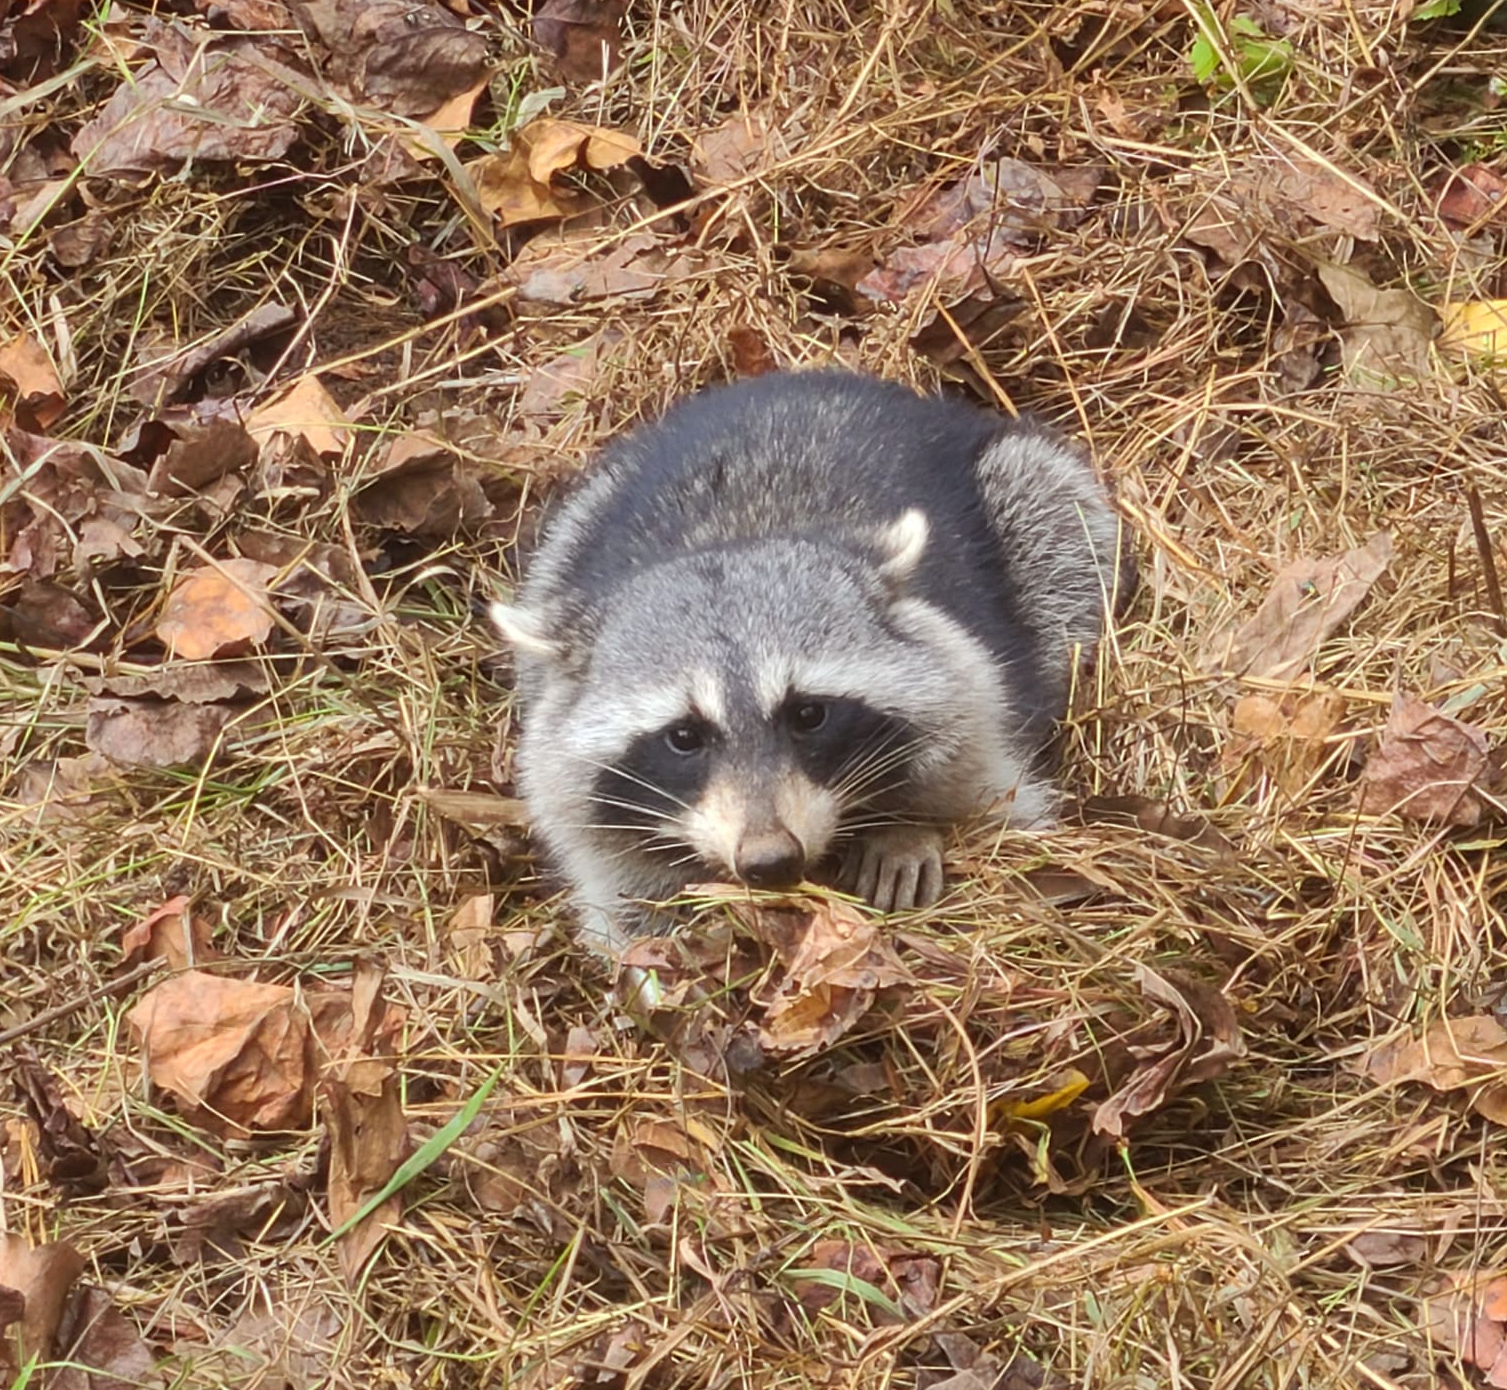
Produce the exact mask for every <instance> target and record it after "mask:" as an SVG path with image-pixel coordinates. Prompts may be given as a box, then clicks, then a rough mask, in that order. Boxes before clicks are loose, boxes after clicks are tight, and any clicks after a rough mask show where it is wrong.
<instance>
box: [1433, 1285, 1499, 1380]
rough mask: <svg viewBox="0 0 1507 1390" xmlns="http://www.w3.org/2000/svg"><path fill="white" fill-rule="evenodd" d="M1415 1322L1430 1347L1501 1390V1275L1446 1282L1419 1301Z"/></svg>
mask: <svg viewBox="0 0 1507 1390" xmlns="http://www.w3.org/2000/svg"><path fill="white" fill-rule="evenodd" d="M1419 1321H1420V1322H1421V1323H1422V1325H1423V1329H1424V1331H1425V1332H1427V1333H1428V1335H1429V1338H1430V1340H1431V1341H1432V1342H1433V1343H1434V1345H1435V1346H1438V1347H1441V1348H1442V1349H1443V1350H1445V1351H1446V1352H1449V1353H1451V1354H1453V1355H1457V1356H1459V1357H1460V1359H1461V1360H1462V1361H1463V1362H1465V1363H1466V1365H1469V1366H1474V1367H1475V1368H1476V1369H1478V1370H1480V1371H1482V1372H1484V1374H1485V1379H1486V1384H1487V1385H1490V1386H1494V1387H1497V1390H1507V1274H1497V1273H1491V1272H1480V1271H1474V1270H1473V1271H1469V1272H1462V1273H1459V1274H1453V1275H1448V1276H1446V1278H1445V1281H1444V1284H1443V1287H1442V1288H1439V1289H1437V1290H1436V1291H1435V1292H1434V1293H1432V1294H1429V1295H1428V1296H1427V1297H1426V1298H1425V1299H1424V1300H1423V1306H1422V1310H1421V1315H1420V1319H1419Z"/></svg>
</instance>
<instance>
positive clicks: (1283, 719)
mask: <svg viewBox="0 0 1507 1390" xmlns="http://www.w3.org/2000/svg"><path fill="white" fill-rule="evenodd" d="M1344 717H1345V699H1344V696H1342V695H1340V694H1338V693H1337V692H1335V691H1332V690H1331V691H1323V690H1321V691H1312V692H1309V693H1307V694H1304V693H1302V692H1299V691H1290V692H1288V693H1287V694H1284V695H1282V696H1280V697H1278V698H1273V697H1271V696H1269V695H1244V696H1242V697H1241V698H1240V699H1239V700H1237V701H1236V702H1235V709H1234V711H1233V713H1232V714H1231V716H1230V723H1231V726H1232V727H1233V729H1234V731H1235V733H1236V735H1237V738H1236V739H1235V740H1233V741H1232V742H1231V744H1230V746H1229V747H1228V748H1227V749H1226V750H1225V752H1224V755H1223V758H1222V761H1223V763H1224V766H1225V767H1226V769H1228V770H1229V771H1230V772H1231V774H1232V775H1233V778H1234V785H1233V787H1232V791H1233V792H1235V793H1238V792H1239V791H1240V790H1241V789H1242V788H1243V787H1244V786H1246V785H1247V784H1249V782H1250V781H1251V780H1252V779H1253V777H1254V776H1255V775H1261V776H1265V777H1269V778H1271V779H1272V780H1273V781H1274V782H1276V784H1277V786H1278V787H1280V788H1281V789H1282V791H1283V792H1285V793H1286V794H1287V795H1288V796H1296V795H1298V794H1299V793H1300V792H1301V791H1302V790H1303V789H1304V788H1305V787H1306V786H1307V785H1308V783H1309V781H1310V779H1311V778H1312V777H1313V774H1314V773H1315V772H1316V771H1317V770H1318V768H1319V766H1320V765H1321V764H1322V763H1323V761H1324V759H1325V758H1326V757H1327V756H1328V753H1329V747H1328V743H1327V740H1328V738H1329V736H1330V735H1331V734H1333V733H1334V731H1335V730H1336V729H1337V728H1339V725H1340V721H1341V720H1342V719H1344Z"/></svg>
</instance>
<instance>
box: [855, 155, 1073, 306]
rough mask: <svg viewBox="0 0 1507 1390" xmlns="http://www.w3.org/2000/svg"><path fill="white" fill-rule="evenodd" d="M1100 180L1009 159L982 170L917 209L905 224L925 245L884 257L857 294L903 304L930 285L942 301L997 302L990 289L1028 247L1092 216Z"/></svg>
mask: <svg viewBox="0 0 1507 1390" xmlns="http://www.w3.org/2000/svg"><path fill="white" fill-rule="evenodd" d="M1101 178H1102V174H1101V173H1100V171H1099V170H1097V169H1088V168H1057V169H1052V170H1051V171H1048V170H1046V169H1040V168H1037V167H1035V166H1034V165H1030V164H1026V163H1023V162H1022V161H1021V160H1018V159H1009V158H1003V159H997V160H994V161H993V162H991V163H989V164H984V165H981V166H980V167H979V168H978V169H976V170H975V171H974V172H973V173H972V174H970V175H969V176H968V177H967V178H966V179H964V180H962V182H960V183H956V184H953V185H952V186H951V187H949V188H945V189H943V190H942V191H941V192H940V193H936V194H933V195H930V196H927V197H924V198H923V199H921V201H920V202H919V203H917V204H915V205H914V206H913V208H912V209H911V211H910V213H909V215H908V216H907V217H905V218H904V221H905V224H906V226H907V227H908V228H909V229H910V230H912V231H914V232H916V233H919V235H920V237H921V241H920V244H919V245H913V246H902V247H900V248H899V249H897V250H896V251H894V252H892V253H891V254H890V255H889V256H887V257H885V260H884V264H883V265H881V266H880V267H878V269H876V270H872V271H870V272H869V273H868V274H867V275H865V276H864V277H863V278H862V279H861V280H860V281H859V282H858V285H857V289H858V293H859V294H861V295H865V296H867V297H868V298H870V299H876V300H880V301H888V302H899V301H901V300H903V299H904V298H905V297H906V295H908V294H909V293H910V292H911V291H912V290H913V289H915V288H916V287H917V286H918V285H927V286H935V290H936V293H937V294H938V295H939V296H940V297H941V298H943V299H945V300H955V299H961V298H966V297H971V296H975V295H983V296H984V297H986V298H992V297H993V289H992V285H993V282H994V281H995V280H997V279H998V278H1000V277H1002V276H1003V275H1004V274H1005V273H1006V272H1007V271H1008V270H1009V268H1010V267H1011V266H1012V265H1013V263H1014V262H1015V260H1016V258H1017V257H1018V256H1019V255H1020V254H1021V252H1022V251H1023V250H1024V249H1025V248H1027V247H1030V246H1032V245H1034V244H1035V243H1037V242H1038V241H1040V240H1041V238H1042V237H1043V236H1045V235H1047V234H1049V233H1051V232H1053V231H1060V230H1063V229H1065V228H1068V227H1072V226H1074V225H1076V224H1077V223H1078V222H1081V221H1082V220H1083V218H1084V217H1086V216H1087V215H1088V210H1089V208H1090V206H1091V205H1092V202H1093V197H1094V194H1095V192H1096V191H1097V189H1098V186H1099V182H1100V179H1101Z"/></svg>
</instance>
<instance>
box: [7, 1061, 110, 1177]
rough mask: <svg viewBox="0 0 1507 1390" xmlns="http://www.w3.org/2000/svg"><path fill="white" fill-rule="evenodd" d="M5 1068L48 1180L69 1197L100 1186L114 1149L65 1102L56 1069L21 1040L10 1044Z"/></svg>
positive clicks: (44, 1174)
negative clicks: (33, 1133)
mask: <svg viewBox="0 0 1507 1390" xmlns="http://www.w3.org/2000/svg"><path fill="white" fill-rule="evenodd" d="M9 1069H10V1073H11V1076H12V1078H13V1080H14V1083H15V1090H16V1092H17V1093H18V1094H19V1095H20V1097H21V1100H22V1103H23V1104H24V1105H25V1107H26V1111H27V1114H28V1115H29V1116H30V1117H31V1122H32V1124H33V1125H34V1126H35V1127H36V1135H37V1138H36V1148H37V1150H38V1151H39V1153H40V1155H41V1158H42V1173H43V1176H44V1177H45V1178H46V1180H47V1182H48V1183H49V1184H50V1185H51V1186H52V1187H54V1188H56V1189H57V1190H58V1191H59V1192H61V1193H62V1194H63V1195H65V1196H68V1197H93V1196H97V1195H98V1194H99V1193H101V1192H103V1191H105V1190H106V1189H107V1188H108V1187H109V1186H110V1174H111V1168H112V1166H113V1165H115V1164H117V1163H118V1154H117V1152H116V1150H115V1149H114V1148H113V1147H112V1146H111V1145H110V1144H109V1143H107V1142H105V1141H103V1140H101V1138H100V1136H99V1135H98V1134H96V1133H95V1132H94V1131H93V1130H91V1129H90V1128H89V1127H88V1126H86V1125H85V1124H83V1123H82V1122H81V1121H80V1120H79V1119H78V1118H77V1116H75V1115H74V1113H73V1111H72V1110H70V1109H69V1108H68V1103H67V1101H66V1100H65V1099H64V1089H63V1086H62V1084H61V1083H60V1080H59V1078H58V1076H57V1074H56V1073H55V1072H53V1071H52V1070H51V1069H50V1068H48V1067H47V1066H45V1065H44V1064H43V1062H42V1061H41V1059H40V1058H39V1057H38V1056H37V1055H36V1053H35V1052H33V1051H32V1050H31V1049H30V1048H29V1047H27V1046H25V1045H24V1044H17V1045H14V1046H13V1047H12V1049H11V1061H10V1068H9Z"/></svg>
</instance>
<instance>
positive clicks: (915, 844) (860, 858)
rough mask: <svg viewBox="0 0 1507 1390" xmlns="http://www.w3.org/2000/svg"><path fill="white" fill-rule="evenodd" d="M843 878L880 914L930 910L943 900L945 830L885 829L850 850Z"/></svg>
mask: <svg viewBox="0 0 1507 1390" xmlns="http://www.w3.org/2000/svg"><path fill="white" fill-rule="evenodd" d="M843 878H844V880H845V881H846V882H848V883H850V884H851V885H852V889H853V892H854V893H856V894H857V895H858V896H859V897H860V898H863V899H864V900H865V901H866V902H870V903H873V905H874V906H875V907H877V908H878V909H879V910H880V911H881V912H905V911H908V910H909V909H910V908H913V907H930V906H931V905H932V904H933V903H934V902H936V900H937V899H938V898H940V897H941V896H942V832H941V831H940V830H937V829H934V828H933V827H931V826H928V825H885V826H880V827H878V828H877V829H874V830H870V831H868V832H867V833H866V834H865V835H864V836H863V838H862V839H860V840H859V841H858V842H857V843H856V844H854V846H853V848H852V849H851V850H850V851H849V854H848V861H847V865H846V866H845V872H844V874H843Z"/></svg>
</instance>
